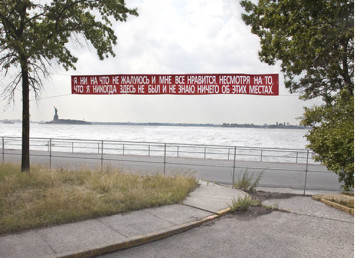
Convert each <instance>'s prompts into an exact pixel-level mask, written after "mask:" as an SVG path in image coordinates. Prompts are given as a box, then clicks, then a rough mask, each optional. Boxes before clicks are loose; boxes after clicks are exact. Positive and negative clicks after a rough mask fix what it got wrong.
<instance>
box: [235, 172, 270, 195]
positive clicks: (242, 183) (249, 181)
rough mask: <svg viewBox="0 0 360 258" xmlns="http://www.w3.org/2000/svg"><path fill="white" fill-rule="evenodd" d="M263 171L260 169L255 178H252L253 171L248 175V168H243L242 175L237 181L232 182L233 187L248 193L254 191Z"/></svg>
mask: <svg viewBox="0 0 360 258" xmlns="http://www.w3.org/2000/svg"><path fill="white" fill-rule="evenodd" d="M263 173H264V171H261V172H260V173H259V174H258V175H257V177H256V179H255V180H253V177H254V173H251V175H249V173H248V170H247V169H245V171H244V173H243V175H242V177H239V178H238V180H237V182H235V183H234V188H236V189H240V190H243V191H246V192H250V193H253V192H255V191H256V187H257V186H258V185H259V182H260V179H261V177H262V174H263Z"/></svg>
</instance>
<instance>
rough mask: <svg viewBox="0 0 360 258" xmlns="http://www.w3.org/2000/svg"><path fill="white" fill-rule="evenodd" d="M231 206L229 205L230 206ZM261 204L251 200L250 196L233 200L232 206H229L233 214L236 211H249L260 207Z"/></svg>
mask: <svg viewBox="0 0 360 258" xmlns="http://www.w3.org/2000/svg"><path fill="white" fill-rule="evenodd" d="M228 205H229V204H228ZM258 205H260V202H259V201H258V200H256V199H253V198H251V196H249V195H245V197H240V196H239V197H237V198H236V199H235V198H234V199H233V200H232V205H229V208H230V210H231V211H232V212H235V211H247V210H248V209H249V207H250V206H258Z"/></svg>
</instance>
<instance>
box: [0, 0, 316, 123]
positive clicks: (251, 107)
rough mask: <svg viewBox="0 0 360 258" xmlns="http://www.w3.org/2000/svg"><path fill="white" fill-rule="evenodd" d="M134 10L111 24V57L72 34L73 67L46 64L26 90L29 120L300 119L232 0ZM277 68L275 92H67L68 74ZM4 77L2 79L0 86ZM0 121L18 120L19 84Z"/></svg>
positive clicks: (136, 3)
mask: <svg viewBox="0 0 360 258" xmlns="http://www.w3.org/2000/svg"><path fill="white" fill-rule="evenodd" d="M127 3H128V7H131V8H133V7H137V8H138V13H139V16H138V17H134V16H129V18H128V20H127V22H118V23H114V24H113V29H114V30H115V32H116V35H117V37H118V43H117V45H116V46H114V52H115V54H116V57H114V58H113V57H110V58H108V59H106V60H104V61H100V60H99V58H98V57H97V54H96V51H95V50H94V48H93V47H92V46H91V45H90V43H88V44H81V45H79V44H78V43H75V42H74V41H72V43H70V45H69V47H70V49H71V51H72V52H73V53H74V54H75V56H77V57H78V62H77V64H76V68H77V69H76V71H74V70H69V71H65V70H64V69H63V68H62V67H61V66H56V65H55V66H53V67H51V70H50V71H51V77H50V78H46V79H44V80H43V84H44V89H43V91H42V92H41V95H40V99H38V100H35V98H34V96H33V95H32V97H31V102H30V114H31V121H50V120H52V119H53V116H54V107H56V108H57V109H58V115H59V118H60V119H79V120H83V119H84V120H86V121H99V122H159V123H214V124H222V123H254V124H264V123H267V124H274V123H276V122H280V123H284V122H286V123H287V122H289V123H290V124H299V120H298V119H297V118H298V117H300V116H301V115H302V113H303V111H304V106H307V107H310V106H312V105H314V104H320V103H321V101H320V100H311V101H303V100H299V99H298V96H297V95H291V94H290V93H289V92H288V90H287V89H286V88H285V86H284V77H283V74H282V73H281V68H280V64H279V63H278V64H276V65H274V66H269V65H267V64H265V63H261V62H260V61H259V58H258V51H259V50H260V44H259V38H258V37H257V36H256V35H254V34H252V33H251V29H250V27H248V26H246V25H245V23H244V22H243V21H242V19H241V14H242V13H243V12H244V10H243V9H242V7H241V6H240V4H239V1H238V0H212V1H206V0H157V1H146V0H133V1H127ZM186 73H195V74H196V73H199V74H203V73H210V74H212V73H248V74H266V73H278V74H279V79H280V84H279V94H280V95H279V96H251V95H200V96H189V95H186V96H181V95H156V96H154V95H145V96H144V95H143V96H141V95H71V75H102V74H104V75H106V74H186ZM5 82H6V80H4V81H3V82H0V87H2V88H1V90H2V89H3V87H4V85H5ZM0 108H1V112H0V114H1V115H0V120H3V119H21V108H22V106H21V91H20V90H18V91H17V92H16V97H15V103H14V104H10V105H9V104H7V102H6V101H5V100H3V99H1V105H0Z"/></svg>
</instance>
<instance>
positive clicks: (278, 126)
mask: <svg viewBox="0 0 360 258" xmlns="http://www.w3.org/2000/svg"><path fill="white" fill-rule="evenodd" d="M5 121H12V122H13V123H21V120H0V123H4V122H5ZM31 123H38V124H66V123H46V122H44V121H31ZM88 123H89V124H88V125H129V126H183V127H224V128H260V129H307V130H308V129H311V128H310V127H304V126H300V125H290V124H285V123H277V124H264V125H256V124H236V123H232V124H228V123H223V124H211V123H205V124H201V123H155V122H147V123H135V122H88ZM79 124H81V123H79ZM83 125H84V124H83Z"/></svg>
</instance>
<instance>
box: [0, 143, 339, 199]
mask: <svg viewBox="0 0 360 258" xmlns="http://www.w3.org/2000/svg"><path fill="white" fill-rule="evenodd" d="M20 157H21V155H20V150H6V149H5V151H4V154H3V157H2V160H3V161H5V162H20ZM31 164H33V165H34V164H39V165H42V166H46V167H51V168H66V169H75V168H90V169H96V168H99V169H101V168H103V169H106V168H119V169H123V170H125V171H128V172H131V173H141V174H146V173H165V174H168V175H171V174H173V173H193V174H194V175H195V176H196V177H197V178H198V179H201V180H205V181H208V182H216V183H220V184H224V185H232V182H233V181H235V182H236V180H237V179H238V178H239V177H241V176H242V174H243V173H244V171H247V172H248V173H249V174H252V173H253V174H254V176H256V175H258V174H259V173H261V172H262V171H263V174H262V177H261V180H260V184H259V189H264V190H275V191H280V192H281V191H283V192H294V193H300V194H303V193H304V192H305V193H306V194H317V193H327V192H329V191H341V189H340V184H339V182H338V176H337V175H336V174H335V173H333V172H331V171H328V170H327V169H326V167H324V166H322V165H315V164H307V165H306V164H295V163H280V162H258V161H243V160H236V161H235V163H234V161H233V160H231V159H230V160H220V159H201V158H177V157H164V156H144V155H119V154H103V155H101V154H94V153H72V152H56V151H52V152H51V153H49V152H46V151H31ZM304 190H305V191H304Z"/></svg>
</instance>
